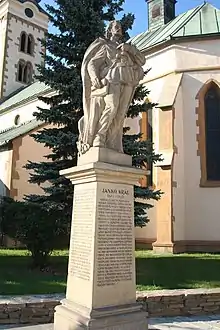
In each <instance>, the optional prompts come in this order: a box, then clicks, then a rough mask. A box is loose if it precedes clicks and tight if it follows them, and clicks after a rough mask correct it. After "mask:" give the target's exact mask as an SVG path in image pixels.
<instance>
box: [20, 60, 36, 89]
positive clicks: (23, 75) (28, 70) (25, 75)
mask: <svg viewBox="0 0 220 330" xmlns="http://www.w3.org/2000/svg"><path fill="white" fill-rule="evenodd" d="M32 77H33V67H32V64H31V63H30V62H25V61H23V60H20V61H19V63H18V81H19V82H21V83H24V84H30V83H31V82H32Z"/></svg>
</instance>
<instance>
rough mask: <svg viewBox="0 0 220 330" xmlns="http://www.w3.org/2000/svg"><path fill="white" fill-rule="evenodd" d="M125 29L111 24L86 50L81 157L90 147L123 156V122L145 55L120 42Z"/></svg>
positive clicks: (140, 77) (141, 70) (80, 144)
mask: <svg viewBox="0 0 220 330" xmlns="http://www.w3.org/2000/svg"><path fill="white" fill-rule="evenodd" d="M121 39H122V28H121V24H120V22H118V21H112V22H111V23H110V24H109V27H108V28H107V31H106V36H105V37H102V38H98V39H96V40H95V41H94V42H93V43H92V44H91V45H90V46H89V47H88V49H87V51H86V53H85V55H84V59H83V63H82V69H81V72H82V82H83V110H84V117H82V118H81V119H80V121H79V133H80V134H79V141H78V151H79V155H82V154H84V153H86V152H87V151H88V150H89V149H90V148H91V147H101V148H110V149H113V150H115V151H117V152H121V153H123V146H122V135H123V124H124V119H125V116H126V113H127V110H128V108H129V105H130V103H131V101H132V99H133V96H134V92H135V89H136V87H137V86H138V84H139V81H140V80H141V79H143V76H144V71H143V69H142V66H143V65H144V64H145V57H144V55H143V54H142V53H141V52H140V51H139V50H138V49H137V48H136V47H135V46H133V45H131V44H129V43H120V40H121Z"/></svg>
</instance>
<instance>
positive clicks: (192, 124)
mask: <svg viewBox="0 0 220 330" xmlns="http://www.w3.org/2000/svg"><path fill="white" fill-rule="evenodd" d="M148 4H149V31H147V32H144V33H142V34H141V35H139V36H136V37H135V38H133V42H134V43H135V44H136V46H137V47H138V48H139V49H141V50H142V51H143V52H144V53H145V55H146V58H147V66H148V67H150V68H152V70H151V71H150V72H149V74H148V75H147V76H146V80H145V84H146V86H147V88H148V89H149V90H150V100H151V101H153V102H154V103H157V107H156V108H155V109H154V110H153V111H152V116H150V120H149V119H148V118H142V121H143V124H142V127H143V128H142V130H143V132H144V133H145V136H148V132H149V133H150V135H149V137H151V131H152V140H153V143H154V147H155V149H156V151H157V152H158V153H159V154H161V155H162V157H163V161H162V162H161V163H158V164H155V165H154V167H153V171H152V184H153V185H154V187H155V188H157V189H161V190H162V191H163V192H164V194H163V196H162V198H161V200H160V201H159V202H156V203H155V207H154V208H153V209H152V210H150V218H151V219H152V220H151V222H150V223H149V225H147V226H146V228H144V229H136V238H137V241H138V242H139V243H140V244H141V243H142V244H144V243H145V244H148V245H152V246H153V249H154V250H155V251H158V252H184V251H220V239H219V232H220V222H219V215H220V205H219V199H220V181H219V179H220V149H219V137H220V89H219V88H220V28H219V27H220V10H219V9H217V8H215V7H213V6H212V5H211V4H210V3H208V2H204V3H202V4H201V5H200V6H198V7H196V8H193V9H191V10H189V11H188V12H186V13H183V14H181V15H179V16H177V17H176V16H175V1H174V0H154V1H153V0H149V1H148Z"/></svg>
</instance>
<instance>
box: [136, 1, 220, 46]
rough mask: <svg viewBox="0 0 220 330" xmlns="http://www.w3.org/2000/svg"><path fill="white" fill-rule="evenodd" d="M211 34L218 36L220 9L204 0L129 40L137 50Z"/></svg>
mask: <svg viewBox="0 0 220 330" xmlns="http://www.w3.org/2000/svg"><path fill="white" fill-rule="evenodd" d="M212 34H215V35H219V36H220V10H219V9H217V8H215V7H214V6H212V5H211V4H210V3H208V2H206V1H205V2H204V3H203V4H202V5H200V6H197V7H196V8H194V9H191V10H189V11H187V12H185V13H183V14H181V15H179V16H177V17H176V18H175V19H174V20H172V21H171V22H169V23H167V24H166V25H164V26H162V27H160V28H159V29H157V30H153V31H150V30H149V31H146V32H143V33H141V34H139V35H137V36H136V37H134V38H132V39H131V40H130V41H131V42H132V43H134V44H135V45H136V46H137V48H138V49H139V50H145V49H147V48H151V47H154V46H156V45H159V44H162V43H164V42H166V41H169V40H172V39H177V38H178V39H179V38H182V37H194V36H206V35H212Z"/></svg>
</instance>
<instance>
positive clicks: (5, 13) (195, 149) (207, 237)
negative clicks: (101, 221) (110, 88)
mask: <svg viewBox="0 0 220 330" xmlns="http://www.w3.org/2000/svg"><path fill="white" fill-rule="evenodd" d="M179 1H181V0H179ZM175 3H176V1H175V0H148V1H147V5H148V21H149V30H148V31H146V32H143V33H142V34H140V35H138V36H136V37H134V38H132V40H131V41H132V42H133V43H134V44H135V45H136V46H137V47H138V48H139V49H140V50H141V51H142V52H143V53H144V54H145V56H146V59H147V61H146V69H148V68H151V71H150V72H149V73H148V74H147V75H146V77H145V79H144V81H143V83H144V84H145V85H146V87H147V88H148V89H149V91H150V94H149V98H150V101H152V102H153V103H157V106H156V107H155V109H153V111H152V112H149V113H148V114H147V115H142V116H141V115H140V117H139V118H136V119H134V120H128V123H126V124H128V125H129V126H131V133H135V132H139V131H141V132H142V133H143V137H144V138H149V139H152V141H153V143H154V148H155V149H156V152H158V153H159V154H161V155H162V158H163V161H161V162H160V163H157V164H154V166H153V168H152V171H151V175H150V176H148V177H147V180H146V182H145V183H143V184H148V185H151V186H153V187H154V188H155V189H161V190H162V192H163V195H162V198H161V200H160V201H159V202H156V203H155V205H154V208H152V209H151V210H150V211H149V212H150V214H149V216H150V223H149V224H147V226H146V227H145V228H136V242H137V243H138V244H139V245H144V246H146V247H150V248H153V249H154V250H155V251H157V252H173V253H175V252H184V251H220V238H219V232H220V222H219V220H218V218H219V214H220V203H218V201H219V198H220V156H219V155H220V152H219V147H218V145H219V144H218V137H219V136H220V10H219V9H218V8H215V7H213V6H212V5H211V4H210V3H202V4H201V5H200V6H198V7H196V8H192V9H191V10H189V11H188V12H186V13H182V14H181V15H179V16H176V15H175ZM0 22H1V29H0V38H1V42H0V45H1V52H0V56H1V58H0V68H1V70H0V81H1V83H0V88H1V89H0V90H1V101H0V195H9V196H11V197H13V198H15V199H17V200H22V199H23V197H24V196H25V195H27V194H30V193H37V194H38V193H42V192H43V191H42V189H41V187H39V186H37V185H31V184H30V183H28V177H29V173H28V172H27V171H26V170H25V169H24V168H23V166H24V165H25V164H26V163H27V161H28V160H31V161H40V160H41V159H43V156H44V155H45V154H46V153H47V151H48V150H47V149H46V148H44V147H43V146H42V145H40V144H39V143H36V142H34V140H33V139H32V138H31V137H30V135H29V134H30V133H33V132H36V131H37V130H39V129H41V128H43V127H44V123H42V122H37V121H36V120H35V119H34V117H33V112H34V111H36V110H37V107H38V106H44V107H45V106H46V105H43V104H42V103H41V102H40V101H39V100H38V96H39V95H53V93H54V92H53V91H52V90H51V89H50V88H48V86H45V85H44V84H42V83H40V82H38V81H34V80H33V76H34V73H36V72H37V64H40V63H41V62H42V57H41V55H40V54H41V52H42V51H44V50H42V49H41V44H40V42H39V38H42V37H43V36H44V34H45V32H46V31H47V28H48V16H47V14H46V13H45V12H44V10H43V9H42V8H41V7H40V4H39V1H37V0H26V1H25V0H3V1H0Z"/></svg>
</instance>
